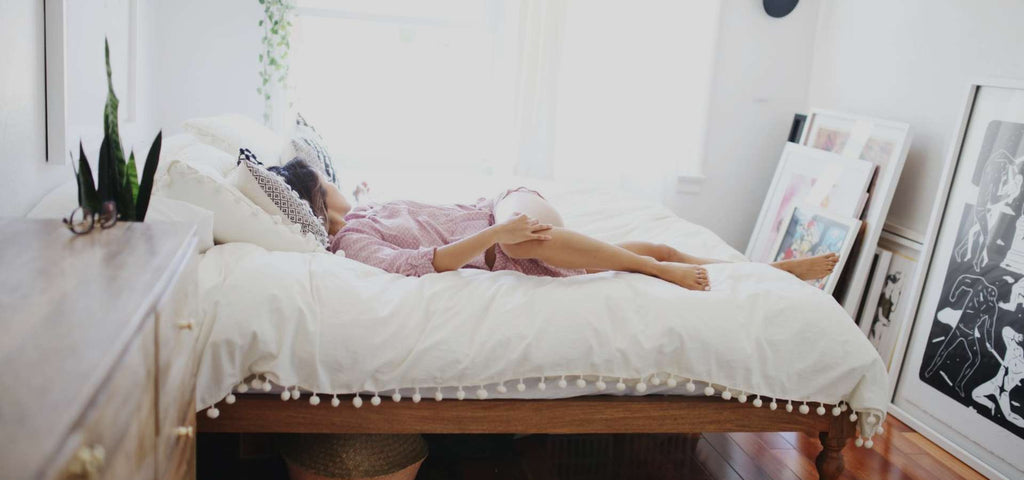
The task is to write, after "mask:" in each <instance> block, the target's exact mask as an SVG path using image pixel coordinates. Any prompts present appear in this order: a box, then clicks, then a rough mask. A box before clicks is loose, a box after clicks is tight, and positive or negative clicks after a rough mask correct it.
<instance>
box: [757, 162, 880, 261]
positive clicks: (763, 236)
mask: <svg viewBox="0 0 1024 480" xmlns="http://www.w3.org/2000/svg"><path fill="white" fill-rule="evenodd" d="M874 168H875V167H874V165H873V164H871V163H870V162H866V161H862V160H852V161H851V160H849V159H845V158H842V157H841V156H839V155H838V154H835V153H831V152H826V151H823V150H817V149H813V148H810V147H805V146H801V145H797V144H795V143H787V144H786V147H785V148H784V149H783V150H782V155H781V156H780V158H779V164H778V166H777V167H776V168H775V175H774V176H773V177H772V183H771V185H770V186H769V188H768V193H767V194H766V195H765V201H764V203H763V204H762V205H761V211H760V213H759V214H758V216H757V223H756V224H755V225H754V230H753V232H751V234H750V241H749V243H748V244H747V251H746V256H747V258H749V259H750V260H751V261H754V262H768V261H771V259H772V257H773V256H774V254H775V249H774V247H775V246H776V244H777V242H778V240H779V236H780V235H779V234H780V229H781V227H782V225H783V224H784V222H786V221H788V217H789V215H790V211H791V210H792V207H793V206H795V205H799V204H805V205H809V206H816V207H818V208H821V209H823V210H826V211H827V212H829V213H830V214H833V215H836V216H838V217H850V218H856V217H858V216H859V215H860V210H861V209H863V207H864V202H865V199H866V197H865V192H866V191H867V187H868V184H869V183H870V182H871V178H872V175H873V174H874Z"/></svg>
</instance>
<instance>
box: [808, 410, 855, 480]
mask: <svg viewBox="0 0 1024 480" xmlns="http://www.w3.org/2000/svg"><path fill="white" fill-rule="evenodd" d="M852 432H853V424H852V423H851V422H848V421H846V417H845V416H839V417H836V418H835V419H834V420H833V421H832V423H831V425H829V431H827V432H821V433H819V434H818V438H819V439H821V446H822V449H821V453H819V454H818V457H817V458H816V459H815V460H814V465H815V466H817V467H818V478H820V479H821V480H835V479H837V478H839V475H840V474H842V473H843V468H844V466H843V447H845V446H846V441H847V440H849V439H850V436H851V435H852Z"/></svg>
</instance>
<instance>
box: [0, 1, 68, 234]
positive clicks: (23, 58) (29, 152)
mask: <svg viewBox="0 0 1024 480" xmlns="http://www.w3.org/2000/svg"><path fill="white" fill-rule="evenodd" d="M0 45H4V48H0V65H2V67H0V216H8V215H23V214H24V213H25V212H27V211H28V210H29V209H30V208H31V207H32V205H34V204H35V203H36V202H37V201H38V200H39V199H40V198H42V196H43V194H44V193H45V192H47V191H49V190H50V189H51V188H53V187H55V186H56V185H58V184H60V183H61V182H62V181H65V180H67V179H70V178H72V172H71V167H70V166H68V165H63V166H54V165H47V164H46V161H45V160H46V112H45V105H46V95H45V89H44V86H43V85H44V78H45V73H44V66H43V2H41V1H38V0H2V1H0Z"/></svg>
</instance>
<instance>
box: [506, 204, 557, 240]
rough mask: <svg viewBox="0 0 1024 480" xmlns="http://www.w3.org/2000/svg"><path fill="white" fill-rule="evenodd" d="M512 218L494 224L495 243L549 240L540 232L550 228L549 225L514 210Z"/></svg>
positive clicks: (549, 238)
mask: <svg viewBox="0 0 1024 480" xmlns="http://www.w3.org/2000/svg"><path fill="white" fill-rule="evenodd" d="M514 215H515V216H513V217H512V218H510V219H508V220H505V221H504V222H501V223H499V224H496V225H495V226H494V230H495V234H496V236H495V237H496V240H497V242H496V243H507V244H516V243H522V242H527V241H530V240H551V236H550V235H545V234H543V233H542V232H545V231H548V230H551V225H548V224H546V223H540V222H539V221H537V220H536V219H534V218H530V216H529V215H524V214H521V213H519V212H515V214H514Z"/></svg>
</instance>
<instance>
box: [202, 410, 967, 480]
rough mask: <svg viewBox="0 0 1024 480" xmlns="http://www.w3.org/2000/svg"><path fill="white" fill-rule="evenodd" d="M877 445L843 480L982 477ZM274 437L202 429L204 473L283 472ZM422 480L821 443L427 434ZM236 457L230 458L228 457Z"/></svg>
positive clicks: (761, 460) (648, 475)
mask: <svg viewBox="0 0 1024 480" xmlns="http://www.w3.org/2000/svg"><path fill="white" fill-rule="evenodd" d="M885 428H886V430H885V433H884V434H883V435H879V436H876V437H875V438H874V441H875V446H874V448H873V449H864V448H856V447H854V446H853V445H852V442H851V444H850V445H848V446H847V447H846V448H845V449H844V450H843V453H844V459H845V463H846V470H845V471H844V473H843V475H842V476H841V477H840V478H841V479H843V480H888V479H911V480H952V479H961V478H966V479H982V478H984V477H982V476H981V475H979V474H978V473H976V472H975V471H974V470H972V469H971V468H970V467H968V466H967V465H965V464H963V463H962V462H960V461H959V460H957V459H956V457H953V456H952V455H950V454H948V453H946V452H945V451H944V450H942V449H941V448H939V447H937V446H936V445H935V444H933V443H931V442H930V441H928V439H926V438H924V437H923V436H921V435H920V434H918V433H917V432H915V431H913V430H911V429H910V428H909V427H907V426H906V425H904V424H903V423H901V422H899V421H898V420H896V419H894V418H892V417H889V418H888V419H887V420H886V422H885ZM272 438H273V436H272V435H243V436H241V437H239V436H238V435H235V434H201V435H200V438H199V478H200V479H204V478H211V479H212V478H217V479H225V478H246V479H284V478H287V474H286V473H285V469H284V465H283V463H282V462H281V460H280V458H279V457H278V456H277V455H276V454H275V453H274V451H273V446H272V444H273V442H272ZM425 438H426V439H427V442H428V443H429V444H430V455H429V456H428V457H427V461H426V462H424V464H423V468H422V469H421V470H420V473H419V475H418V476H417V478H418V479H419V480H460V479H461V480H484V479H486V480H591V479H594V480H599V479H637V480H640V479H666V480H667V479H673V480H677V479H685V480H689V479H693V480H812V479H817V478H818V474H817V472H816V470H815V468H814V457H815V456H816V455H817V454H818V452H819V451H820V450H821V444H820V443H819V441H818V439H816V438H811V437H809V436H806V435H803V434H799V433H707V434H701V435H528V436H521V437H513V436H510V435H426V436H425ZM231 458H234V460H230V459H231Z"/></svg>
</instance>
